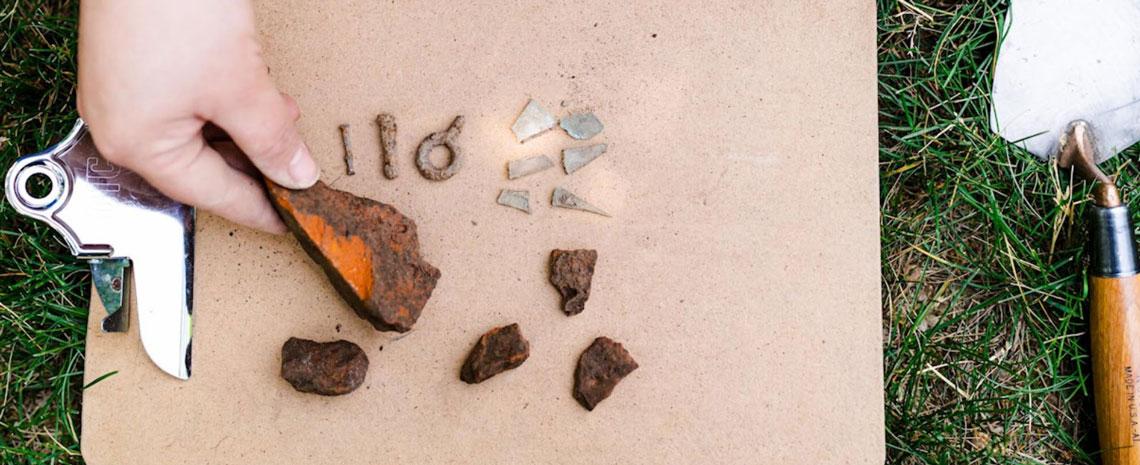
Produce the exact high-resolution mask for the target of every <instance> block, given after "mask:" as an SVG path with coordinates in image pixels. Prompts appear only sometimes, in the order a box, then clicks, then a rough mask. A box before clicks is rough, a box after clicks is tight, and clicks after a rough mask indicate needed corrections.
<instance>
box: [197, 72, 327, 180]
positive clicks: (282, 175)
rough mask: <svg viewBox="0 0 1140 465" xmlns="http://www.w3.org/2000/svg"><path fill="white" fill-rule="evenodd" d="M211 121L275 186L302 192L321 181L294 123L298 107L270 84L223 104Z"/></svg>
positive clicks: (265, 82) (266, 82) (314, 163)
mask: <svg viewBox="0 0 1140 465" xmlns="http://www.w3.org/2000/svg"><path fill="white" fill-rule="evenodd" d="M209 118H210V120H211V121H212V122H213V123H214V124H216V125H218V126H220V127H221V128H222V129H224V130H225V131H226V132H227V133H228V134H229V135H230V137H232V138H233V140H234V143H235V144H237V146H238V148H240V149H241V150H242V151H243V152H245V154H246V156H248V157H249V159H250V161H251V162H253V165H254V166H256V167H257V169H258V170H260V171H261V172H262V174H264V175H265V177H267V178H269V179H271V180H273V181H274V182H276V183H277V184H280V185H282V186H285V187H288V188H291V189H304V188H307V187H309V186H312V185H313V184H314V183H316V182H317V179H318V178H320V175H321V173H320V171H319V169H318V168H317V164H316V162H315V161H314V160H313V156H312V155H311V154H310V153H309V148H308V146H306V145H305V143H304V142H303V141H301V136H300V135H299V134H298V133H297V127H296V125H295V124H294V121H295V120H296V118H297V106H296V103H293V101H292V99H290V98H289V97H287V96H285V95H283V94H281V93H280V92H278V91H277V89H276V88H274V87H273V85H272V84H271V83H270V82H269V80H268V78H266V79H265V80H264V81H263V84H262V85H260V86H258V88H257V89H256V90H254V91H252V92H248V93H245V95H243V96H240V97H239V98H232V99H229V100H228V101H227V102H225V103H224V104H222V106H221V108H220V109H219V111H218V112H217V114H214V115H209Z"/></svg>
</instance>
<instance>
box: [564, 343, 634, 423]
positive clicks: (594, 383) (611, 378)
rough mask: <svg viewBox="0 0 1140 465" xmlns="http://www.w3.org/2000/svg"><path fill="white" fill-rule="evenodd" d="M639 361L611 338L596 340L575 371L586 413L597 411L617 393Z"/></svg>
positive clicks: (576, 394)
mask: <svg viewBox="0 0 1140 465" xmlns="http://www.w3.org/2000/svg"><path fill="white" fill-rule="evenodd" d="M636 369H637V362H636V361H634V360H633V357H631V356H630V355H629V352H628V351H627V350H625V347H622V345H621V344H620V343H618V342H614V341H613V340H612V339H610V338H608V337H599V338H597V339H594V343H593V344H590V347H588V348H586V350H585V351H584V352H582V356H581V357H578V368H577V369H575V370H574V398H575V399H577V400H578V403H579V404H582V406H583V407H586V410H594V407H597V406H598V403H599V402H601V401H603V400H605V399H606V398H607V397H609V396H610V394H611V393H613V390H614V386H617V384H618V382H620V381H621V380H622V378H625V377H626V376H628V375H629V374H630V373H633V370H636Z"/></svg>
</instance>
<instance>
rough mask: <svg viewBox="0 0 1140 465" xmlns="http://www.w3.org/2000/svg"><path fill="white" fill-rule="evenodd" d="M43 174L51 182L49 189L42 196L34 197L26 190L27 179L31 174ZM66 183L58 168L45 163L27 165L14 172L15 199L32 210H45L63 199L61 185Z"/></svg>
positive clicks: (30, 177)
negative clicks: (16, 172)
mask: <svg viewBox="0 0 1140 465" xmlns="http://www.w3.org/2000/svg"><path fill="white" fill-rule="evenodd" d="M37 174H39V175H43V176H46V177H47V178H48V181H49V182H51V190H50V191H48V193H47V195H45V196H43V197H36V196H35V195H33V194H32V193H31V192H28V181H30V180H31V179H32V176H35V175H37ZM65 183H66V181H65V178H64V176H63V173H61V172H60V171H59V168H57V167H55V166H52V165H49V164H47V163H40V164H35V165H28V166H26V167H24V169H22V170H20V172H19V173H18V174H16V185H15V186H13V187H15V189H16V199H17V200H19V201H20V203H22V204H24V206H26V207H28V208H31V209H33V210H45V209H47V208H49V207H51V206H52V205H54V204H55V203H56V202H59V201H60V200H62V199H63V186H64V184H65Z"/></svg>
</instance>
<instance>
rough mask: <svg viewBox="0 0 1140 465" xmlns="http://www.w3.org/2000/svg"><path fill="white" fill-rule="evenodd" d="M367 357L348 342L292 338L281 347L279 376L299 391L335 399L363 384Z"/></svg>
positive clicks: (366, 370) (366, 369)
mask: <svg viewBox="0 0 1140 465" xmlns="http://www.w3.org/2000/svg"><path fill="white" fill-rule="evenodd" d="M367 373H368V356H367V355H364V350H361V348H360V347H359V346H357V345H356V344H353V343H351V342H348V341H335V342H324V343H321V342H315V341H310V340H306V339H298V338H295V337H291V338H289V340H288V341H285V345H284V346H282V347H281V377H282V378H285V381H288V382H289V384H291V385H292V386H293V389H296V390H298V391H300V392H306V393H312V394H320V395H322V396H339V395H344V394H348V393H350V392H352V391H354V390H356V388H358V387H360V385H361V384H363V383H364V376H365V375H366V374H367Z"/></svg>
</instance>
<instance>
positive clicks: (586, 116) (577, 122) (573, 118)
mask: <svg viewBox="0 0 1140 465" xmlns="http://www.w3.org/2000/svg"><path fill="white" fill-rule="evenodd" d="M559 126H561V127H562V130H563V131H566V134H569V135H570V137H573V138H575V139H578V140H587V139H590V138H592V137H594V136H596V135H598V134H601V132H602V130H603V129H605V126H604V125H602V122H601V120H599V119H598V117H597V116H594V114H593V113H574V114H572V115H570V116H567V117H565V118H562V122H561V123H559Z"/></svg>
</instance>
